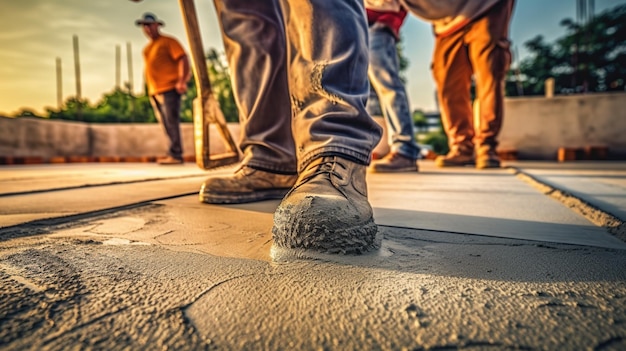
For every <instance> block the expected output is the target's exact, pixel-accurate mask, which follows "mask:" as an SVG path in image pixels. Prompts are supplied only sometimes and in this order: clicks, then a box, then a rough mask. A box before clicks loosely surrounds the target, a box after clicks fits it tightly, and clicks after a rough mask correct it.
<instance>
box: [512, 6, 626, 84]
mask: <svg viewBox="0 0 626 351" xmlns="http://www.w3.org/2000/svg"><path fill="white" fill-rule="evenodd" d="M560 24H561V25H562V26H563V27H565V29H566V34H565V35H564V36H563V37H561V38H558V39H557V40H556V41H555V42H554V43H553V44H549V43H546V42H545V41H544V39H543V37H542V36H537V37H535V38H533V39H532V40H529V41H527V42H526V43H525V44H524V45H525V46H526V48H527V49H528V50H529V51H530V56H529V57H528V58H526V59H524V60H522V61H521V62H520V65H519V69H520V72H521V81H522V86H523V90H524V94H527V95H541V94H543V93H544V89H545V87H544V84H545V81H546V79H548V78H554V81H555V93H557V94H570V93H583V92H604V91H624V90H625V88H626V85H625V83H626V5H620V6H616V7H614V8H612V9H609V10H606V11H604V12H602V13H600V14H599V15H597V16H596V17H594V18H592V19H591V20H589V21H588V22H586V23H576V22H574V21H573V20H571V19H564V20H562V21H561V23H560ZM516 77H517V75H516V74H514V72H509V75H508V78H507V95H518V94H517V87H516V86H515V83H516Z"/></svg>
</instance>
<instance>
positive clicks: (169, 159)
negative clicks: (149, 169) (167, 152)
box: [157, 156, 183, 166]
mask: <svg viewBox="0 0 626 351" xmlns="http://www.w3.org/2000/svg"><path fill="white" fill-rule="evenodd" d="M157 163H158V164H160V165H164V166H165V165H182V164H183V159H182V158H177V157H173V156H165V157H160V158H158V159H157Z"/></svg>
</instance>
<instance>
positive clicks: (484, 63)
mask: <svg viewBox="0 0 626 351" xmlns="http://www.w3.org/2000/svg"><path fill="white" fill-rule="evenodd" d="M513 5H514V0H502V1H500V2H499V3H497V4H496V5H494V7H492V8H491V9H489V10H488V11H487V12H486V13H485V14H483V15H482V16H481V17H479V18H477V19H476V20H474V21H472V22H470V23H469V24H468V25H466V26H465V27H464V28H462V29H460V30H458V31H456V32H454V33H452V34H451V35H448V36H445V37H436V38H435V49H434V53H433V62H432V73H433V77H434V79H435V82H436V85H437V95H438V99H439V108H440V110H441V119H442V123H443V127H444V130H445V132H446V135H447V136H448V143H449V146H450V150H451V151H458V152H461V153H466V154H469V153H473V152H474V148H476V149H478V148H482V147H487V146H488V147H489V149H491V150H495V148H496V147H497V145H498V141H497V137H498V134H499V132H500V129H501V127H502V119H503V114H504V111H503V110H504V108H503V105H504V79H505V77H506V72H507V70H508V68H509V66H510V64H511V51H510V41H509V39H508V33H509V22H510V19H511V15H512V12H513ZM472 76H474V80H475V84H476V98H477V99H478V103H479V110H480V113H479V117H478V118H477V121H476V123H475V122H474V117H473V113H472V103H471V97H470V88H471V83H472Z"/></svg>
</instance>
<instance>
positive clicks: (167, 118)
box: [150, 89, 183, 160]
mask: <svg viewBox="0 0 626 351" xmlns="http://www.w3.org/2000/svg"><path fill="white" fill-rule="evenodd" d="M180 99H181V96H180V94H179V93H178V92H177V91H176V90H175V89H172V90H168V91H166V92H163V93H160V94H156V95H152V96H150V104H151V105H152V110H153V111H154V115H155V116H156V118H157V120H158V121H159V123H160V124H161V126H162V127H163V130H164V131H165V134H166V135H167V138H168V140H169V145H168V148H167V150H168V154H169V155H170V156H172V157H174V158H177V159H179V160H182V159H183V145H182V142H181V138H180Z"/></svg>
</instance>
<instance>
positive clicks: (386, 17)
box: [366, 8, 406, 39]
mask: <svg viewBox="0 0 626 351" xmlns="http://www.w3.org/2000/svg"><path fill="white" fill-rule="evenodd" d="M366 11H367V23H368V24H369V25H372V24H374V23H376V22H379V23H382V24H384V25H386V26H387V27H389V29H391V31H392V32H393V34H394V35H395V36H396V39H399V38H400V27H402V23H403V22H404V19H405V18H406V10H405V9H404V8H402V9H400V11H398V12H388V11H376V10H370V9H366Z"/></svg>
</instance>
